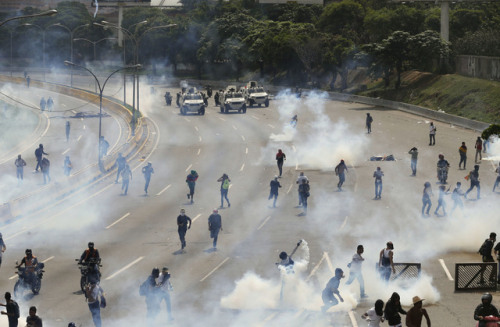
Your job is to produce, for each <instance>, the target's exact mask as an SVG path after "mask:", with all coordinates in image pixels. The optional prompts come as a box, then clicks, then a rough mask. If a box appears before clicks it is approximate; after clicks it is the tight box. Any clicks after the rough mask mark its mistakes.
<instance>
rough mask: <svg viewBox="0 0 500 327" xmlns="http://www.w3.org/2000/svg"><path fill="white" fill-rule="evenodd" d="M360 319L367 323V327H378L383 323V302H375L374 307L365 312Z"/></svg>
mask: <svg viewBox="0 0 500 327" xmlns="http://www.w3.org/2000/svg"><path fill="white" fill-rule="evenodd" d="M361 319H364V320H366V321H368V327H380V323H381V322H384V301H382V300H380V299H378V300H377V301H375V306H374V307H373V308H371V309H370V310H368V311H366V312H365V313H364V314H363V315H362V316H361Z"/></svg>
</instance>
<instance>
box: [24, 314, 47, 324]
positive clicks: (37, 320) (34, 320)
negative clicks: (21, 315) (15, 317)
mask: <svg viewBox="0 0 500 327" xmlns="http://www.w3.org/2000/svg"><path fill="white" fill-rule="evenodd" d="M26 325H27V326H29V327H43V324H42V319H41V318H40V317H38V316H37V315H35V316H28V317H27V318H26Z"/></svg>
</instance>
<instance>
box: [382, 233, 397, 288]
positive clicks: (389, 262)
mask: <svg viewBox="0 0 500 327" xmlns="http://www.w3.org/2000/svg"><path fill="white" fill-rule="evenodd" d="M393 251H394V244H392V242H390V241H389V242H387V244H386V248H385V249H382V250H381V251H380V255H379V261H378V266H379V269H380V275H381V277H382V279H383V280H385V281H386V282H389V279H390V278H391V271H392V273H393V274H395V273H396V269H395V268H394V261H393V258H394V252H393Z"/></svg>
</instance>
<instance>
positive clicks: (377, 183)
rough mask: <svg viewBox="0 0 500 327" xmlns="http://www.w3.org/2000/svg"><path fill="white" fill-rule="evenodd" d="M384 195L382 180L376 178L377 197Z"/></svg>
mask: <svg viewBox="0 0 500 327" xmlns="http://www.w3.org/2000/svg"><path fill="white" fill-rule="evenodd" d="M381 195H382V181H381V180H380V181H379V180H375V197H376V198H380V196H381Z"/></svg>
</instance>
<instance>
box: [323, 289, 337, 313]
mask: <svg viewBox="0 0 500 327" xmlns="http://www.w3.org/2000/svg"><path fill="white" fill-rule="evenodd" d="M321 299H322V300H323V303H324V304H325V305H324V306H323V307H321V310H322V311H323V312H326V310H328V309H329V308H330V307H333V306H334V305H337V304H338V303H339V301H338V300H337V298H336V297H335V295H333V294H332V293H330V292H328V291H326V290H323V293H321Z"/></svg>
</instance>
